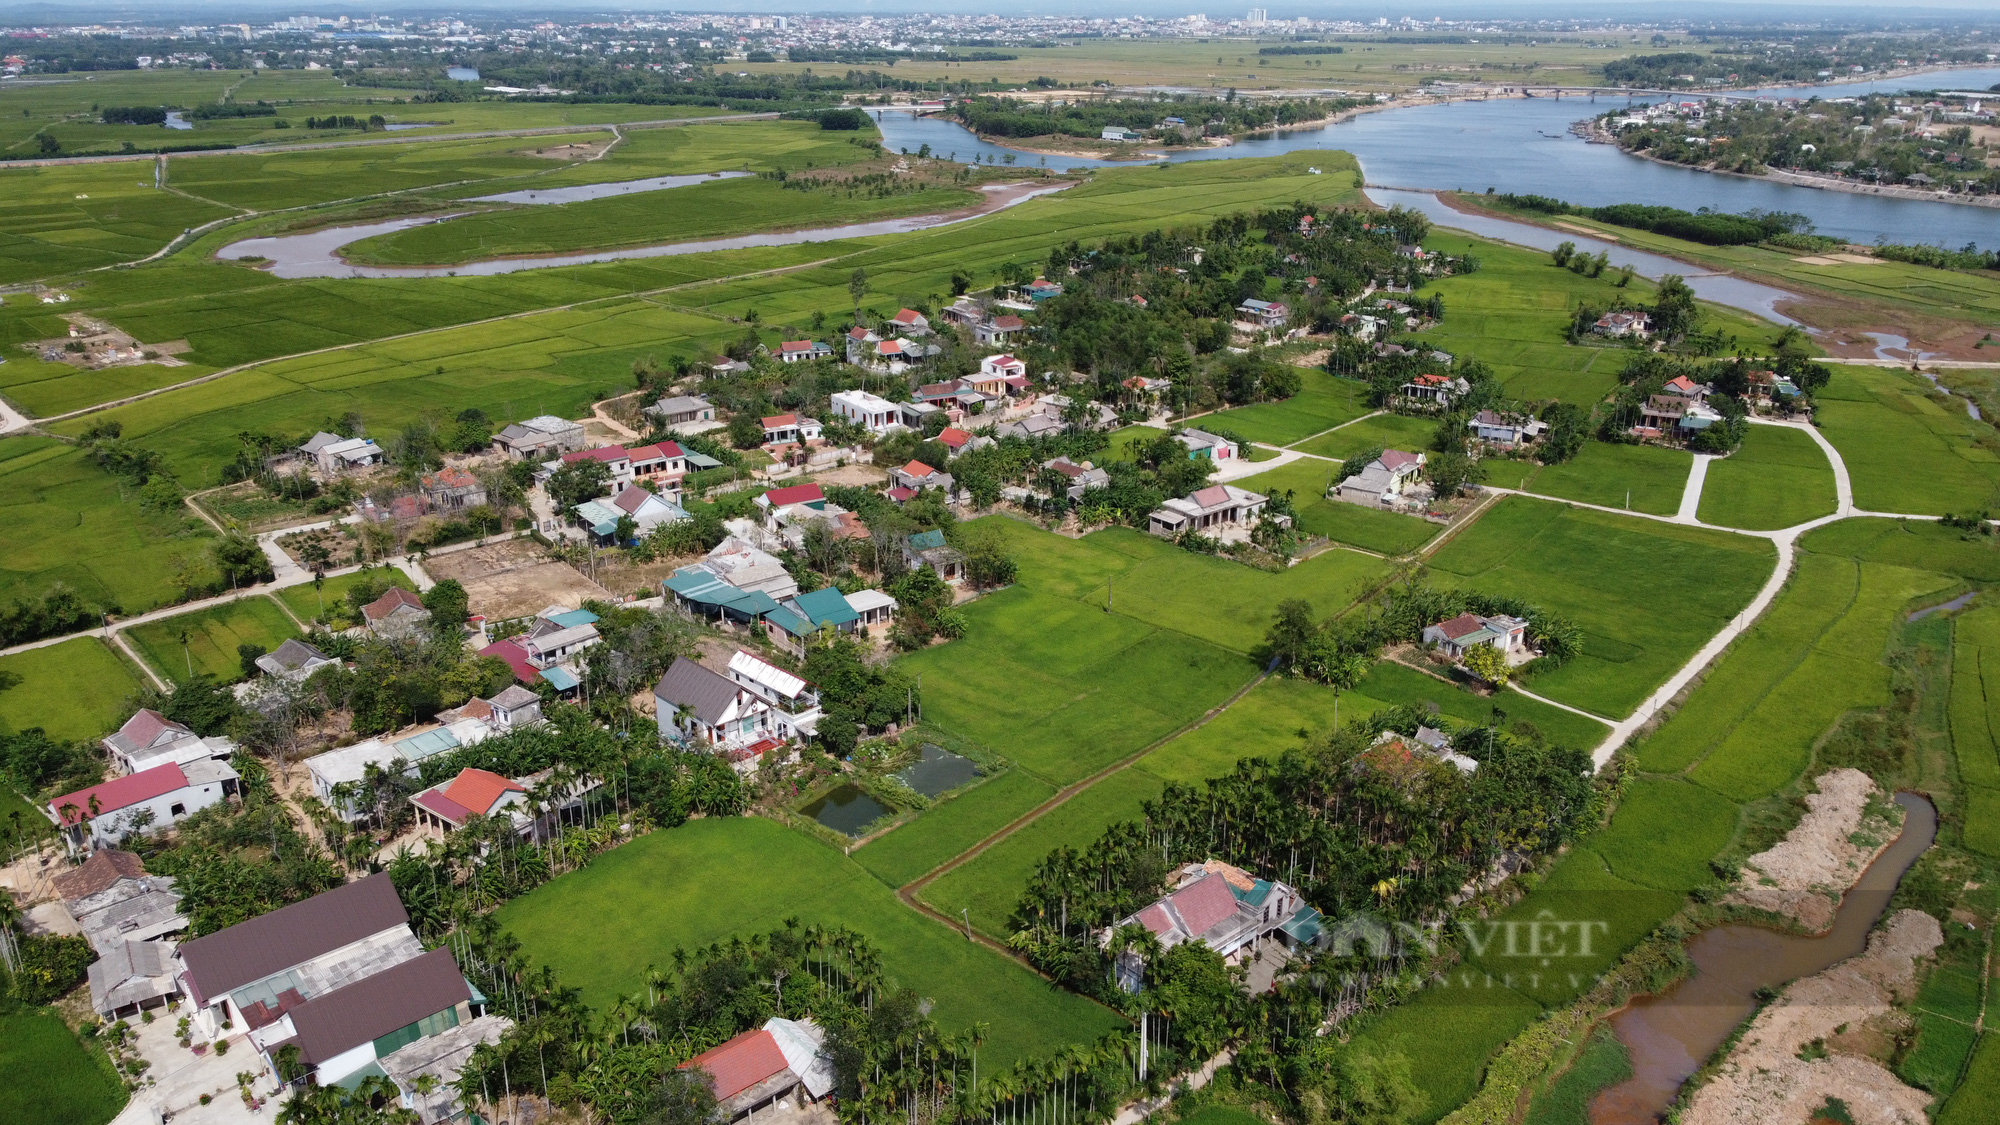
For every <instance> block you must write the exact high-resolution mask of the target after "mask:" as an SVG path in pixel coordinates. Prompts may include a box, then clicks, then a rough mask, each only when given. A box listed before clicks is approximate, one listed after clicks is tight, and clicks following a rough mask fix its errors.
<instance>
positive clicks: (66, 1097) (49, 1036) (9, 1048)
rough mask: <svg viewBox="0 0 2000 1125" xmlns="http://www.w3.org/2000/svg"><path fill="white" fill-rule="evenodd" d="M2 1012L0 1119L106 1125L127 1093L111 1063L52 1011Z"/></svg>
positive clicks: (54, 1124) (43, 1124)
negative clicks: (79, 1037) (2, 1077)
mask: <svg viewBox="0 0 2000 1125" xmlns="http://www.w3.org/2000/svg"><path fill="white" fill-rule="evenodd" d="M9 1004H10V1005H14V1006H13V1007H11V1009H10V1010H8V1011H6V1012H5V1013H0V1074H5V1075H7V1081H5V1082H0V1121H23V1122H26V1121H33V1122H35V1123H36V1125H104V1123H105V1122H107V1121H110V1120H111V1119H112V1118H113V1117H116V1116H117V1115H118V1111H119V1110H120V1109H121V1108H123V1107H124V1105H125V1102H126V1099H127V1097H128V1095H127V1094H126V1092H125V1087H124V1084H123V1083H121V1082H120V1081H119V1079H118V1073H117V1072H116V1071H114V1070H113V1069H112V1068H111V1060H110V1059H107V1058H105V1057H104V1056H103V1054H102V1052H101V1051H98V1050H95V1049H94V1048H92V1047H89V1046H86V1045H85V1044H84V1043H83V1042H82V1041H81V1040H79V1039H78V1038H77V1036H76V1033H75V1032H73V1031H71V1030H70V1029H69V1027H68V1025H66V1024H64V1023H63V1021H62V1017H61V1016H60V1015H58V1014H57V1013H56V1010H55V1009H54V1008H46V1007H44V1008H29V1007H22V1006H19V1005H17V1004H15V1002H14V1001H12V1000H9Z"/></svg>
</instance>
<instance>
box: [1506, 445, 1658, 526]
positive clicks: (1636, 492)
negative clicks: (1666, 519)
mask: <svg viewBox="0 0 2000 1125" xmlns="http://www.w3.org/2000/svg"><path fill="white" fill-rule="evenodd" d="M1504 464H1505V466H1506V467H1507V468H1512V467H1514V466H1515V465H1518V464H1522V463H1521V462H1505V463H1504ZM1693 466H1694V457H1693V456H1692V455H1690V454H1689V453H1688V452H1687V451H1686V450H1682V449H1665V448H1662V447H1660V446H1657V445H1613V444H1611V443H1609V442H1602V441H1589V442H1585V443H1584V445H1583V451H1582V452H1580V453H1578V454H1577V455H1576V456H1575V457H1572V458H1570V459H1569V460H1568V461H1565V462H1563V463H1562V464H1560V465H1544V466H1542V467H1541V468H1540V469H1538V470H1535V471H1533V472H1531V473H1530V474H1529V475H1528V476H1527V478H1526V480H1525V481H1524V483H1522V484H1520V485H1513V484H1509V483H1508V482H1506V481H1503V480H1501V479H1500V477H1501V473H1502V471H1500V470H1496V472H1495V474H1494V475H1493V477H1492V482H1493V483H1494V484H1507V487H1510V488H1511V487H1519V488H1522V489H1526V490H1527V491H1529V492H1535V493H1540V494H1541V495H1544V496H1556V497H1560V498H1562V499H1564V500H1576V501H1579V502H1581V503H1585V504H1596V505H1598V506H1600V507H1605V508H1619V509H1629V510H1631V511H1634V512H1647V513H1649V514H1652V515H1656V516H1671V515H1673V514H1674V513H1675V512H1678V511H1680V507H1681V494H1682V493H1683V492H1686V491H1687V481H1688V471H1689V470H1690V469H1691V468H1692V467H1693Z"/></svg>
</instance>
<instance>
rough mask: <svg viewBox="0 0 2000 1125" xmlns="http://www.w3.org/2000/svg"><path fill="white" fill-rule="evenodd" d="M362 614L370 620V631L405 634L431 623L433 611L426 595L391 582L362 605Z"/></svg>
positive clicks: (400, 635) (388, 635)
mask: <svg viewBox="0 0 2000 1125" xmlns="http://www.w3.org/2000/svg"><path fill="white" fill-rule="evenodd" d="M361 617H362V620H364V621H366V622H367V623H368V631H369V632H371V633H374V634H375V635H376V636H378V637H404V636H408V635H409V634H411V633H414V632H416V631H417V630H418V629H420V628H422V627H423V626H424V625H425V624H427V623H428V622H429V621H430V619H431V611H430V610H428V609H425V608H424V600H423V599H422V598H419V597H418V596H416V595H415V594H413V593H411V592H409V591H408V590H405V589H403V588H402V587H401V586H391V587H390V588H389V589H388V591H387V592H385V593H384V594H383V595H382V596H381V597H379V598H376V599H375V600H374V601H372V602H369V603H368V604H367V605H365V606H362V607H361Z"/></svg>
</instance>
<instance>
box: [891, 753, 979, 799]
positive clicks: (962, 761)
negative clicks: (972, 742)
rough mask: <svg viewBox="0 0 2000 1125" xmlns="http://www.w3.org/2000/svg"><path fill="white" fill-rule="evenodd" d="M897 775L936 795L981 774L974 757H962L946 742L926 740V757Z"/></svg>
mask: <svg viewBox="0 0 2000 1125" xmlns="http://www.w3.org/2000/svg"><path fill="white" fill-rule="evenodd" d="M896 776H897V777H898V778H900V779H901V780H902V782H903V784H905V785H907V786H909V787H910V788H912V789H914V790H916V791H917V792H919V793H922V794H923V795H924V796H926V797H935V796H937V795H938V794H940V793H949V792H951V791H952V790H953V789H956V788H958V787H959V786H961V785H964V784H965V783H966V782H968V781H971V780H972V779H973V778H975V777H978V776H979V767H978V766H977V765H976V764H974V763H973V761H972V759H970V758H961V757H959V756H958V755H957V754H954V753H952V752H951V751H949V750H946V749H945V748H944V747H942V746H934V745H932V744H931V743H928V742H926V743H924V756H923V758H922V759H920V760H919V761H918V762H917V763H916V764H915V765H913V766H910V767H909V768H908V769H905V770H903V771H902V772H901V773H899V774H897V775H896Z"/></svg>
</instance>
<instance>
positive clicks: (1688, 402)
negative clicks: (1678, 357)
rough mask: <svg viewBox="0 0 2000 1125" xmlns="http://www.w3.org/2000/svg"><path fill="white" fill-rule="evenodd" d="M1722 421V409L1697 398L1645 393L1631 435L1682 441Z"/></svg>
mask: <svg viewBox="0 0 2000 1125" xmlns="http://www.w3.org/2000/svg"><path fill="white" fill-rule="evenodd" d="M1720 421H1722V412H1721V411H1719V410H1717V409H1715V408H1714V407H1712V406H1710V405H1708V403H1706V402H1704V401H1703V400H1702V399H1701V398H1699V397H1694V396H1691V395H1680V394H1657V395H1648V396H1647V397H1646V401H1645V404H1644V405H1642V406H1640V407H1639V424H1638V425H1636V426H1634V427H1632V429H1631V431H1630V433H1631V434H1632V435H1633V436H1634V437H1639V438H1645V439H1653V440H1658V439H1668V440H1674V441H1685V440H1687V439H1688V438H1691V437H1693V436H1694V435H1695V434H1698V433H1700V432H1701V431H1703V430H1705V429H1707V428H1709V427H1710V426H1713V425H1714V424H1716V423H1717V422H1720Z"/></svg>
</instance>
